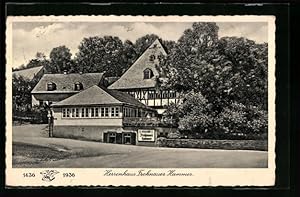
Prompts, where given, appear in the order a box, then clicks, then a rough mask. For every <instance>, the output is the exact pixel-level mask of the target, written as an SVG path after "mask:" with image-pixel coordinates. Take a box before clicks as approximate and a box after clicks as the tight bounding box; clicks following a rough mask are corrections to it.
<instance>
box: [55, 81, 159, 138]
mask: <svg viewBox="0 0 300 197" xmlns="http://www.w3.org/2000/svg"><path fill="white" fill-rule="evenodd" d="M51 110H52V115H53V137H65V138H75V139H87V140H94V141H100V142H107V143H120V144H136V142H137V139H138V137H140V139H142V138H145V140H146V141H147V140H150V141H153V140H154V137H156V136H154V134H152V136H153V137H149V136H147V131H142V132H141V134H140V135H141V136H138V135H137V131H138V129H139V128H132V127H131V128H130V129H126V123H128V122H132V121H135V120H137V121H138V120H142V121H143V122H144V121H147V120H148V121H151V120H155V119H156V116H157V111H156V110H155V109H152V108H150V107H148V106H146V105H144V104H143V103H141V102H139V101H138V100H136V99H135V98H134V97H132V96H130V95H128V94H127V93H125V92H120V91H117V90H109V89H106V88H104V87H99V86H97V85H94V86H92V87H90V88H88V89H86V90H83V91H81V92H79V93H77V94H75V95H73V96H70V97H68V98H66V99H64V100H62V101H60V102H57V103H55V104H52V109H51ZM151 132H152V131H151ZM148 135H149V134H148ZM153 142H154V141H153Z"/></svg>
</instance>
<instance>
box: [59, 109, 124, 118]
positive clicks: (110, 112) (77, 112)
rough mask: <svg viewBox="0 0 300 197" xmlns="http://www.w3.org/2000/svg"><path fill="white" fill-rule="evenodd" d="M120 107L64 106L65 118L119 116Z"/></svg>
mask: <svg viewBox="0 0 300 197" xmlns="http://www.w3.org/2000/svg"><path fill="white" fill-rule="evenodd" d="M119 116H120V108H119V107H84V108H63V109H62V117H63V118H79V117H82V118H94V117H95V118H98V117H100V118H101V117H119Z"/></svg>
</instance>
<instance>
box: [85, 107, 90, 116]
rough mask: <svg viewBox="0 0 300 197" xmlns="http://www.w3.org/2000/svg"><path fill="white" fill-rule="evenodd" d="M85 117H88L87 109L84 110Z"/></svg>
mask: <svg viewBox="0 0 300 197" xmlns="http://www.w3.org/2000/svg"><path fill="white" fill-rule="evenodd" d="M85 117H89V108H85Z"/></svg>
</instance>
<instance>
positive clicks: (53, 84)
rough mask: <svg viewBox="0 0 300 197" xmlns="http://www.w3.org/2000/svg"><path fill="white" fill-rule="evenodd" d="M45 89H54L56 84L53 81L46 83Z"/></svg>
mask: <svg viewBox="0 0 300 197" xmlns="http://www.w3.org/2000/svg"><path fill="white" fill-rule="evenodd" d="M47 90H48V91H53V90H56V84H55V83H53V82H49V83H47Z"/></svg>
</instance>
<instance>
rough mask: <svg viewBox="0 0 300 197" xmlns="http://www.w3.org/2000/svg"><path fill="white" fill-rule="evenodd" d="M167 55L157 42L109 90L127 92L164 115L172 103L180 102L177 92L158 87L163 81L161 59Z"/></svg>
mask: <svg viewBox="0 0 300 197" xmlns="http://www.w3.org/2000/svg"><path fill="white" fill-rule="evenodd" d="M166 55H167V53H166V50H165V49H164V47H163V45H162V44H161V42H160V41H159V40H158V39H157V40H155V41H154V42H153V43H152V44H151V45H150V46H149V47H148V48H147V49H146V50H145V51H144V53H143V54H142V55H141V56H140V57H139V58H138V59H137V60H136V61H135V62H134V63H133V65H132V66H131V67H130V68H129V69H128V70H127V71H126V72H125V73H124V74H123V75H122V76H121V77H120V78H119V79H118V80H117V81H115V82H114V83H113V84H111V85H110V86H109V87H108V89H115V90H120V91H123V92H126V93H128V94H130V95H132V96H133V97H134V98H136V99H138V100H139V101H140V102H142V103H143V104H145V105H147V106H149V107H152V108H154V109H156V110H157V111H158V113H159V114H162V113H163V112H164V111H165V108H166V106H168V105H169V104H170V103H171V102H174V103H176V102H178V98H177V97H178V94H177V93H176V92H175V91H173V90H161V89H160V87H159V85H158V81H159V80H163V78H162V76H161V73H162V71H161V69H160V68H159V59H160V57H161V56H166Z"/></svg>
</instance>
